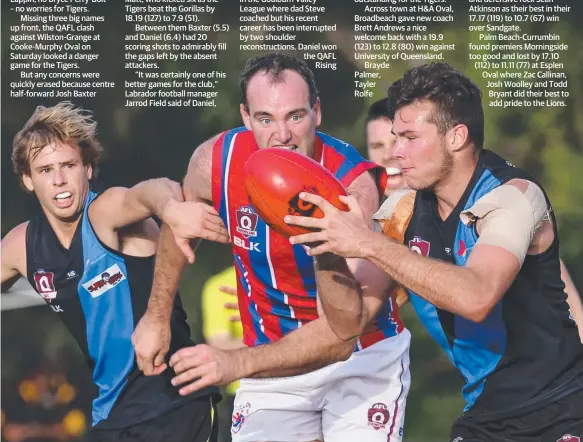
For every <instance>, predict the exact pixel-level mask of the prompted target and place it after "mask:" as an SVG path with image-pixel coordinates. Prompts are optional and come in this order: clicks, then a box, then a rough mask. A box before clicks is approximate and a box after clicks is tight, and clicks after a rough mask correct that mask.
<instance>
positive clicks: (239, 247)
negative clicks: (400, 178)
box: [212, 127, 403, 349]
mask: <svg viewBox="0 0 583 442" xmlns="http://www.w3.org/2000/svg"><path fill="white" fill-rule="evenodd" d="M258 149H259V147H258V146H257V143H256V141H255V138H254V136H253V132H251V131H249V130H247V129H246V128H244V127H241V128H237V129H232V130H229V131H227V132H224V133H223V134H222V135H221V136H220V137H219V139H218V140H217V141H216V143H215V145H214V148H213V156H212V199H213V205H214V207H215V209H216V210H217V211H218V212H219V214H220V216H221V218H222V220H223V222H224V223H225V226H226V227H227V229H228V231H229V235H230V238H231V243H232V245H233V254H234V259H235V268H236V272H237V292H238V298H239V308H240V311H241V321H242V323H243V340H244V342H245V344H246V345H248V346H255V345H260V344H265V343H268V342H273V341H276V340H278V339H279V338H281V337H282V336H284V335H286V334H287V333H289V332H291V331H293V330H296V329H298V328H299V327H301V326H302V325H303V324H306V323H308V322H310V321H312V320H314V319H316V318H317V317H318V313H317V306H316V292H317V288H316V276H315V271H314V262H313V258H312V257H310V256H309V255H308V254H307V253H306V251H305V249H304V248H303V246H301V245H292V244H290V243H289V240H288V238H286V237H284V236H282V235H280V234H278V233H276V232H275V231H274V230H272V229H271V228H269V226H268V225H267V224H266V223H265V222H264V221H263V220H262V219H261V218H260V217H259V216H258V215H257V213H256V212H255V210H254V208H253V206H252V205H251V203H250V201H249V197H248V196H247V193H246V192H245V187H244V184H243V183H244V165H245V162H246V160H247V159H248V158H249V156H250V155H251V154H252V153H253V152H255V151H256V150H258ZM314 159H315V160H317V161H319V162H320V164H321V165H322V166H323V167H325V168H326V169H328V170H329V171H330V172H331V173H332V174H333V175H334V176H335V177H336V178H337V179H338V180H339V181H340V182H341V183H342V184H343V185H344V186H345V187H348V186H349V185H350V184H351V183H352V182H353V181H354V180H355V179H356V178H357V177H358V176H359V175H361V174H362V173H363V172H366V171H370V172H373V171H377V170H378V169H377V166H376V165H375V164H374V163H371V162H369V161H366V160H365V159H363V158H362V156H361V155H360V154H359V153H358V151H357V150H356V149H355V148H354V147H352V146H351V145H349V144H347V143H345V142H343V141H340V140H338V139H336V138H333V137H331V136H329V135H326V134H324V133H321V132H318V133H317V136H316V148H315V153H314ZM381 176H382V174H381ZM381 183H382V179H381ZM402 330H403V325H402V323H401V321H400V319H399V316H398V311H397V307H396V303H395V302H394V299H392V298H391V299H388V300H387V303H386V305H385V306H384V307H383V309H382V311H381V312H380V313H379V315H378V317H377V319H376V320H375V321H374V323H373V324H371V325H370V327H369V329H368V330H367V332H366V333H365V334H364V335H363V336H361V338H360V339H359V342H358V344H357V346H358V348H363V347H367V346H370V345H372V344H374V343H376V342H378V341H380V340H383V339H385V338H388V337H391V336H395V335H397V334H398V333H400V332H401V331H402ZM358 348H357V349H358Z"/></svg>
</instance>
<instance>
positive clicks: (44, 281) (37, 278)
mask: <svg viewBox="0 0 583 442" xmlns="http://www.w3.org/2000/svg"><path fill="white" fill-rule="evenodd" d="M33 278H34V285H35V286H36V291H37V293H38V294H39V295H41V296H42V297H43V299H44V300H45V301H47V302H51V301H52V300H53V299H55V298H56V296H57V289H55V282H54V280H55V274H54V273H53V272H45V271H44V270H40V269H39V270H38V271H36V272H34V275H33Z"/></svg>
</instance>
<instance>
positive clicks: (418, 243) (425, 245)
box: [409, 236, 431, 257]
mask: <svg viewBox="0 0 583 442" xmlns="http://www.w3.org/2000/svg"><path fill="white" fill-rule="evenodd" d="M430 248H431V244H430V243H429V241H425V240H424V239H421V238H419V237H418V236H415V237H414V238H413V239H412V240H411V241H409V249H410V250H411V251H413V252H416V253H419V254H420V255H422V256H425V257H427V256H429V249H430Z"/></svg>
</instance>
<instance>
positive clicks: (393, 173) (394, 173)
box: [387, 167, 401, 176]
mask: <svg viewBox="0 0 583 442" xmlns="http://www.w3.org/2000/svg"><path fill="white" fill-rule="evenodd" d="M387 175H388V176H397V175H401V169H399V168H398V167H387Z"/></svg>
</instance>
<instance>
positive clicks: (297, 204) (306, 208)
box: [287, 186, 319, 216]
mask: <svg viewBox="0 0 583 442" xmlns="http://www.w3.org/2000/svg"><path fill="white" fill-rule="evenodd" d="M302 192H308V193H313V194H314V195H319V193H318V188H317V187H315V186H310V187H309V186H304V187H303V188H302V190H301V191H300V192H298V194H297V195H295V196H294V197H293V198H292V199H290V200H289V203H288V205H289V207H288V209H287V211H288V213H289V214H290V215H295V216H312V215H313V214H314V212H315V210H316V205H315V204H312V203H309V202H307V201H304V200H303V199H301V198H300V193H302Z"/></svg>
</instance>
